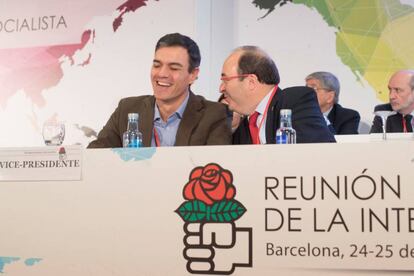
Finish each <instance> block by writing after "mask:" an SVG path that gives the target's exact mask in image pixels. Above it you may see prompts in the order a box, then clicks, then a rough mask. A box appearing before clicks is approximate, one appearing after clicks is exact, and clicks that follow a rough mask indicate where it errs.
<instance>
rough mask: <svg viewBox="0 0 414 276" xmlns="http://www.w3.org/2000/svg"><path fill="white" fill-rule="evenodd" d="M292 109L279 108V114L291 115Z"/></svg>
mask: <svg viewBox="0 0 414 276" xmlns="http://www.w3.org/2000/svg"><path fill="white" fill-rule="evenodd" d="M291 115H292V110H291V109H281V110H280V116H291Z"/></svg>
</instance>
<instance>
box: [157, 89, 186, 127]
mask: <svg viewBox="0 0 414 276" xmlns="http://www.w3.org/2000/svg"><path fill="white" fill-rule="evenodd" d="M189 98H190V93H187V96H186V97H185V99H184V101H183V102H182V103H181V105H180V106H179V107H178V108H177V110H176V111H175V112H174V113H173V114H171V116H170V118H171V117H172V116H174V115H177V117H178V118H179V119H181V118H182V117H183V114H184V111H185V108H186V107H187V103H188V99H189ZM154 105H155V108H154V121H157V120H162V119H161V114H160V110H159V109H158V106H157V104H156V103H155V104H154ZM167 120H168V119H167Z"/></svg>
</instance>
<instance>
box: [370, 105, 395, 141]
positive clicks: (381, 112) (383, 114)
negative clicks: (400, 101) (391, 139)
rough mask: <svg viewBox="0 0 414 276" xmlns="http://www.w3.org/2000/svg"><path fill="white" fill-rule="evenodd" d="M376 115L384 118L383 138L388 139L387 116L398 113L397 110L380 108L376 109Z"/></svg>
mask: <svg viewBox="0 0 414 276" xmlns="http://www.w3.org/2000/svg"><path fill="white" fill-rule="evenodd" d="M374 114H375V115H376V116H379V117H381V120H382V140H387V118H388V117H389V116H391V115H394V114H397V112H395V111H389V110H379V111H375V112H374Z"/></svg>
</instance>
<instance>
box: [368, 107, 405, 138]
mask: <svg viewBox="0 0 414 276" xmlns="http://www.w3.org/2000/svg"><path fill="white" fill-rule="evenodd" d="M382 110H386V111H392V107H391V104H389V103H388V104H379V105H377V106H375V108H374V111H382ZM411 118H412V116H411V115H406V116H405V117H404V120H405V122H406V126H407V131H408V132H413V128H412V126H411ZM386 126H387V127H386V129H387V132H404V130H403V116H402V114H400V113H397V114H395V115H391V116H388V118H387V123H386ZM381 132H382V119H381V117H379V116H375V117H374V121H373V122H372V126H371V130H370V133H381Z"/></svg>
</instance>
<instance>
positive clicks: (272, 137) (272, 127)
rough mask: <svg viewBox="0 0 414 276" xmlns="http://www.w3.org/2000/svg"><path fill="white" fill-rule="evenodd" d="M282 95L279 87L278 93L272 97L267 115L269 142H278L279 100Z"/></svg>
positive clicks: (267, 137) (267, 139)
mask: <svg viewBox="0 0 414 276" xmlns="http://www.w3.org/2000/svg"><path fill="white" fill-rule="evenodd" d="M281 97H282V90H281V89H280V88H277V91H276V94H275V95H274V96H273V99H271V102H270V105H269V110H268V111H267V115H266V142H267V144H275V143H276V130H277V129H278V128H279V124H280V120H279V112H280V106H279V102H280V99H281Z"/></svg>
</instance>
